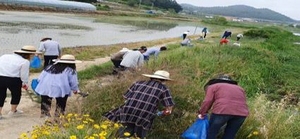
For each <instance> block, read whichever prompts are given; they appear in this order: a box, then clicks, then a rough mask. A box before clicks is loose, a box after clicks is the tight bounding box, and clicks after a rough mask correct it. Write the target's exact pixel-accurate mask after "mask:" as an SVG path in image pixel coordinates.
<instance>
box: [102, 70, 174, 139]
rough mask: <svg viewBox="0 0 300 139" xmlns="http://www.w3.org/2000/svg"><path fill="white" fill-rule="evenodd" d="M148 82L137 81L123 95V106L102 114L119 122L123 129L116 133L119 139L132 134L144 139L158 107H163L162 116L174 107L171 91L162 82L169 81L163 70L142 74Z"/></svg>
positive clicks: (169, 112) (167, 73) (166, 73)
mask: <svg viewBox="0 0 300 139" xmlns="http://www.w3.org/2000/svg"><path fill="white" fill-rule="evenodd" d="M142 75H143V76H146V77H149V78H150V80H144V81H137V82H135V83H134V84H133V85H131V87H130V88H129V89H128V90H127V91H126V93H125V94H124V95H123V97H124V98H125V100H126V101H125V104H124V105H122V106H120V107H118V108H116V109H113V110H111V111H109V112H107V113H105V114H104V117H105V118H107V119H109V120H111V121H113V122H120V123H122V124H123V127H124V128H121V129H120V130H119V131H118V136H119V137H121V138H122V137H124V133H125V132H128V133H130V136H133V135H134V134H136V135H137V137H139V138H141V139H144V138H145V137H146V133H147V131H148V130H150V128H151V126H152V123H153V120H154V118H155V117H156V116H157V115H156V113H157V111H158V105H159V103H161V104H162V105H163V106H164V112H163V114H164V115H169V114H171V112H172V108H173V106H174V105H175V103H174V101H173V98H172V96H171V91H170V90H169V89H168V88H167V86H166V85H165V84H163V82H165V81H170V80H171V79H170V74H169V72H167V71H164V70H158V71H156V72H155V73H154V74H142Z"/></svg>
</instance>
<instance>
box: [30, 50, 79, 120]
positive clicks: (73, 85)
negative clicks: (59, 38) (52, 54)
mask: <svg viewBox="0 0 300 139" xmlns="http://www.w3.org/2000/svg"><path fill="white" fill-rule="evenodd" d="M54 62H55V63H54V64H52V65H49V66H47V67H46V68H45V69H44V70H43V71H42V73H41V74H40V76H39V77H38V82H39V84H38V85H37V86H36V88H35V91H36V92H37V93H38V94H40V95H41V98H42V102H41V118H43V117H51V114H50V110H51V101H52V98H55V99H56V108H55V114H54V115H55V116H56V117H58V116H60V115H64V114H65V109H66V104H67V99H68V97H69V96H71V95H72V94H77V93H79V87H78V84H79V83H78V77H77V71H76V65H75V64H76V63H81V61H79V60H76V59H75V57H74V56H73V55H69V54H66V55H62V56H61V58H60V59H55V60H54Z"/></svg>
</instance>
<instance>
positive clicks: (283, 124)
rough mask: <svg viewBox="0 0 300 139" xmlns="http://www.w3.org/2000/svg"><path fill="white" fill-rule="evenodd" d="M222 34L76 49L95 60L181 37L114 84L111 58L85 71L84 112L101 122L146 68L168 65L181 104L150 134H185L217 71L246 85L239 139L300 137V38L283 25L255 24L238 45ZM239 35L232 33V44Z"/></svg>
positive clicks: (156, 138)
mask: <svg viewBox="0 0 300 139" xmlns="http://www.w3.org/2000/svg"><path fill="white" fill-rule="evenodd" d="M219 30H221V28H220V29H219ZM239 31H242V30H240V29H236V30H234V31H233V32H239ZM219 33H220V32H219ZM219 33H216V34H209V37H208V38H207V39H206V40H205V41H197V40H194V41H193V43H194V46H193V47H181V46H180V45H179V43H178V41H180V40H178V39H179V38H174V39H170V40H168V39H167V40H160V41H161V42H160V41H157V42H156V41H149V42H143V43H133V44H117V45H115V46H112V47H109V48H108V47H91V48H88V47H79V49H70V50H69V53H72V54H75V55H76V56H77V57H80V58H82V59H84V58H87V59H93V58H95V57H101V56H107V55H108V54H110V53H112V52H116V51H117V50H119V49H121V48H122V47H124V46H126V47H128V48H137V47H139V46H141V45H146V46H152V45H156V44H162V43H166V42H169V41H170V42H174V41H175V42H177V43H174V44H168V48H169V49H168V51H164V52H162V53H161V54H160V55H159V58H158V59H157V60H155V61H154V60H153V59H151V60H150V61H149V62H148V63H147V64H146V65H145V66H144V67H143V68H142V69H141V71H137V72H136V73H127V74H125V75H123V76H121V77H120V78H117V77H115V78H111V79H110V82H109V85H99V84H101V83H103V82H102V80H101V79H102V78H104V77H106V76H107V75H108V74H109V73H110V72H111V68H112V63H110V62H108V63H105V64H103V65H98V66H93V67H91V68H89V69H87V70H85V71H80V72H79V78H80V80H81V81H82V84H81V87H82V90H88V91H89V92H90V95H89V97H87V99H86V100H85V101H84V105H83V106H82V107H83V113H84V114H89V115H90V116H91V117H92V118H93V119H94V120H95V122H96V123H97V122H101V121H102V120H103V119H102V117H101V115H103V113H105V112H107V111H109V110H111V109H113V108H116V107H118V106H120V105H122V104H123V102H124V100H123V97H122V94H123V93H125V91H126V90H127V88H128V87H129V86H130V85H131V84H132V83H133V82H135V81H137V80H143V79H145V80H146V79H147V78H145V77H143V76H141V74H142V73H152V72H154V71H156V70H158V69H163V70H167V71H169V72H170V74H171V78H172V79H174V81H171V82H168V83H167V85H168V86H169V88H170V90H171V91H172V95H173V97H174V100H175V103H176V106H175V109H174V112H173V113H172V115H170V116H168V117H157V118H156V119H155V123H154V125H153V130H151V131H150V132H149V134H148V138H150V139H171V138H172V139H176V138H180V135H181V133H182V132H183V131H184V130H185V129H186V128H187V127H188V126H189V125H191V123H193V122H194V120H195V118H196V111H197V110H198V108H199V104H200V103H201V101H202V100H203V98H204V90H203V85H204V84H205V83H206V82H207V81H208V80H209V79H211V78H212V77H214V76H215V75H218V74H221V73H226V74H229V75H231V76H232V77H233V78H234V79H236V80H237V81H238V82H239V84H240V85H241V86H242V87H244V88H245V90H246V92H247V97H248V105H249V108H250V111H251V112H250V115H249V117H248V118H247V120H246V122H245V124H244V125H243V127H242V128H241V130H240V131H239V133H238V135H237V139H245V138H253V139H282V138H286V139H297V138H300V134H299V132H298V131H299V130H300V127H299V124H300V116H299V92H300V88H299V86H300V78H299V75H298V74H297V73H298V71H299V70H300V68H299V66H298V63H299V62H300V56H299V52H300V47H299V45H294V44H293V42H295V41H300V38H299V37H295V36H293V35H292V34H291V33H290V32H287V31H284V30H281V29H277V28H262V29H253V30H249V31H247V32H245V37H244V38H242V40H241V47H235V46H233V45H230V44H229V45H225V46H220V45H219V43H218V42H219V35H218V34H219ZM235 35H236V34H233V36H235ZM234 39H235V38H232V40H231V44H232V43H233V42H234ZM74 50H75V51H74ZM65 51H68V49H66V50H65ZM91 80H96V81H98V82H97V83H96V84H92V83H90V82H89V81H91ZM86 84H89V85H88V88H84V86H85V85H86ZM80 127H81V126H80ZM77 129H78V126H77ZM86 130H87V131H90V130H92V129H86ZM72 131H74V130H72ZM79 131H80V130H79ZM80 133H81V132H80ZM86 134H88V132H86Z"/></svg>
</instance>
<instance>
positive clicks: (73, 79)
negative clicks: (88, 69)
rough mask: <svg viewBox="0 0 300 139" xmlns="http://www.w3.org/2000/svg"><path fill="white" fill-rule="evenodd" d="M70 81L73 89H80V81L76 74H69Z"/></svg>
mask: <svg viewBox="0 0 300 139" xmlns="http://www.w3.org/2000/svg"><path fill="white" fill-rule="evenodd" d="M69 82H70V88H71V90H72V91H78V90H79V87H78V85H79V82H78V78H77V73H76V74H70V75H69Z"/></svg>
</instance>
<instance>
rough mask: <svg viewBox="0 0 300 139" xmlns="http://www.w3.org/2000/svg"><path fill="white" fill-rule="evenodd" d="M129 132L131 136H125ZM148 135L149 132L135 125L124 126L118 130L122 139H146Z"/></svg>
mask: <svg viewBox="0 0 300 139" xmlns="http://www.w3.org/2000/svg"><path fill="white" fill-rule="evenodd" d="M125 132H128V133H130V136H128V137H127V136H125V135H124V133H125ZM146 134H147V130H145V129H144V128H143V127H141V126H136V125H135V124H129V123H127V124H123V127H121V128H120V129H119V130H118V135H117V136H118V137H120V138H125V137H127V138H129V137H139V138H140V139H145V138H146Z"/></svg>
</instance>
